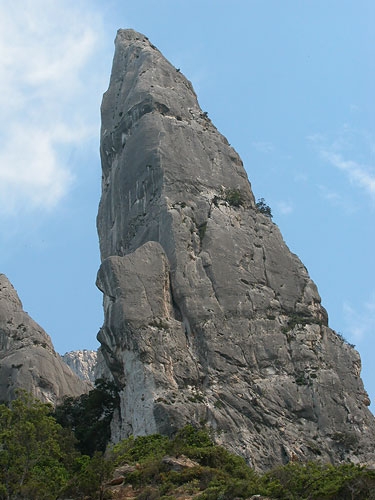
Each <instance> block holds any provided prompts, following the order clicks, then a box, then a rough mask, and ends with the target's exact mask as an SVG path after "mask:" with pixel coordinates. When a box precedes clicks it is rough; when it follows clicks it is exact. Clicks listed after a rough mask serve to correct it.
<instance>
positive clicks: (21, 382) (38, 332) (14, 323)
mask: <svg viewBox="0 0 375 500" xmlns="http://www.w3.org/2000/svg"><path fill="white" fill-rule="evenodd" d="M16 389H25V390H26V391H28V392H29V393H31V394H32V395H33V396H34V397H36V398H38V399H40V400H41V401H43V402H48V403H52V404H56V403H57V402H59V401H62V399H63V397H64V396H79V395H80V394H82V393H84V392H86V391H87V390H88V386H87V384H86V383H85V382H83V381H81V380H80V379H79V378H78V377H77V376H76V375H75V374H74V373H73V372H72V371H71V369H70V368H69V367H68V366H67V365H66V364H65V363H64V362H63V361H62V359H61V357H60V356H59V355H58V354H57V353H56V352H55V350H54V348H53V345H52V342H51V339H50V337H49V336H48V335H47V333H46V332H45V331H44V330H43V329H42V328H41V327H40V326H39V325H38V324H37V323H36V322H35V321H34V320H33V319H32V318H30V316H29V315H28V314H27V313H26V312H25V311H24V310H23V308H22V303H21V301H20V299H19V297H18V294H17V292H16V290H15V289H14V287H13V286H12V284H11V283H10V281H9V280H8V278H7V277H6V276H5V275H4V274H0V400H1V401H10V400H12V399H14V398H15V396H16V393H15V391H16Z"/></svg>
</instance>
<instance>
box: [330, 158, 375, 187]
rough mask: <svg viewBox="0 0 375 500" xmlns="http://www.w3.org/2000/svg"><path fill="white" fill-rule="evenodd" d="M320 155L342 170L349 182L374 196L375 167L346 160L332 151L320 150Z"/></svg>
mask: <svg viewBox="0 0 375 500" xmlns="http://www.w3.org/2000/svg"><path fill="white" fill-rule="evenodd" d="M321 155H322V157H323V158H324V159H325V160H326V161H328V163H330V164H331V165H333V166H334V167H336V168H338V169H340V170H342V171H344V172H345V173H346V174H347V175H348V177H349V180H350V182H352V183H353V184H356V185H357V186H358V187H360V188H363V189H364V190H365V191H367V192H368V193H369V194H370V195H371V196H375V169H374V168H372V167H370V166H369V165H364V164H360V163H357V162H356V161H353V160H346V159H344V158H343V157H342V155H341V154H339V153H335V152H333V151H324V150H322V151H321Z"/></svg>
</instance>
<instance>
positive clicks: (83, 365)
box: [61, 349, 97, 383]
mask: <svg viewBox="0 0 375 500" xmlns="http://www.w3.org/2000/svg"><path fill="white" fill-rule="evenodd" d="M61 358H62V360H63V361H64V363H66V364H67V365H68V366H69V367H70V369H71V370H72V372H73V373H75V374H76V375H77V376H78V377H79V378H80V379H81V380H85V381H86V382H91V383H94V382H95V379H96V376H95V370H96V360H97V353H96V351H91V350H88V349H83V350H79V351H70V352H66V353H65V354H64V355H63V356H61Z"/></svg>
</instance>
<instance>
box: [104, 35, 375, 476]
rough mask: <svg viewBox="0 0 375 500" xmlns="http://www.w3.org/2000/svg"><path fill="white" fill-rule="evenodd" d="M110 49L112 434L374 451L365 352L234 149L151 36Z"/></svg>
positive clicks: (267, 451) (266, 449)
mask: <svg viewBox="0 0 375 500" xmlns="http://www.w3.org/2000/svg"><path fill="white" fill-rule="evenodd" d="M115 46H116V50H115V56H114V62H113V68H112V74H111V79H110V85H109V89H108V91H107V92H106V93H105V95H104V98H103V103H102V129H101V157H102V167H103V177H102V196H101V201H100V207H99V213H98V219H97V226H98V232H99V239H100V250H101V257H102V265H101V268H100V270H99V273H98V280H97V284H98V287H99V288H100V289H101V290H102V292H103V294H104V311H105V321H104V325H103V327H102V329H101V331H100V332H99V335H98V339H99V341H100V342H101V349H100V354H99V355H100V356H101V357H103V358H104V360H105V364H106V367H107V368H108V373H110V375H111V376H112V377H114V379H115V381H116V382H117V384H118V386H119V388H120V389H121V392H120V396H121V408H120V410H119V413H118V415H117V416H116V418H115V420H114V422H113V426H112V428H113V437H114V439H116V440H117V439H120V438H122V437H126V436H128V435H130V434H133V435H142V434H147V433H154V432H161V433H165V434H173V432H175V431H176V429H178V428H180V427H181V426H183V425H185V424H186V423H193V424H196V425H202V424H205V425H207V426H209V427H211V428H212V429H213V430H214V431H216V432H215V439H216V441H217V442H218V443H220V444H223V445H224V446H226V447H227V448H229V449H230V450H232V451H234V452H236V453H240V454H241V455H243V456H244V457H245V458H246V459H247V460H248V462H249V463H250V464H252V465H254V466H255V467H257V468H258V469H267V468H269V467H272V466H275V465H277V464H282V463H286V462H288V461H289V460H292V459H302V460H305V459H320V460H324V461H327V460H329V461H333V462H340V461H342V460H347V459H351V460H354V461H364V462H366V461H367V462H371V463H374V451H373V443H374V442H375V425H374V417H373V416H372V414H371V413H370V412H369V410H368V409H367V405H368V404H369V401H368V396H367V394H366V392H365V390H364V388H363V384H362V381H361V378H360V368H361V365H360V358H359V355H358V353H357V352H356V351H355V350H354V349H353V348H352V347H350V346H349V345H347V344H346V343H345V342H343V340H342V339H341V338H340V337H339V336H338V335H337V334H336V333H335V332H334V331H333V330H331V329H330V328H329V327H328V319H327V314H326V311H325V309H324V308H323V307H322V306H321V300H320V297H319V293H318V291H317V288H316V286H315V284H314V283H313V282H312V281H311V279H310V277H309V275H308V272H307V270H306V268H305V267H304V265H303V264H302V263H301V261H300V260H299V259H298V257H297V256H296V255H294V254H292V253H291V252H290V251H289V249H288V247H287V246H286V244H285V242H284V241H283V238H282V236H281V234H280V231H279V229H278V227H277V226H276V225H275V224H274V223H273V222H272V221H271V220H270V218H269V217H267V216H266V215H264V214H263V213H261V212H260V211H259V210H258V209H257V207H256V204H255V201H254V196H253V193H252V191H251V186H250V183H249V181H248V178H247V175H246V172H245V170H244V168H243V165H242V161H241V159H240V158H239V156H238V154H237V153H236V151H234V149H233V148H232V147H231V146H230V145H229V143H228V141H227V140H226V139H225V137H223V136H222V135H221V134H220V133H219V132H218V131H217V129H216V128H215V126H214V125H213V124H212V122H211V121H210V119H209V118H208V116H207V114H206V113H203V112H202V110H201V109H200V107H199V105H198V102H197V97H196V95H195V93H194V90H193V88H192V85H191V83H190V82H189V81H188V80H187V79H186V78H185V77H184V76H183V75H182V74H181V72H180V71H179V70H177V69H176V68H175V67H174V66H172V65H171V64H170V63H169V62H168V61H167V60H166V59H165V58H164V57H163V56H162V54H161V53H160V52H159V51H158V50H157V48H156V47H155V46H153V45H152V44H151V43H150V42H149V40H148V39H147V38H146V37H145V36H144V35H142V34H140V33H137V32H135V31H132V30H120V31H119V32H118V34H117V38H116V42H115Z"/></svg>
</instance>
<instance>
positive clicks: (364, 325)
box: [343, 292, 375, 341]
mask: <svg viewBox="0 0 375 500" xmlns="http://www.w3.org/2000/svg"><path fill="white" fill-rule="evenodd" d="M343 311H344V318H345V321H346V324H347V331H348V333H349V335H350V337H351V338H352V339H353V340H355V341H360V340H362V339H363V338H364V337H366V336H367V335H369V334H372V333H373V332H374V331H375V292H374V293H372V295H371V296H370V297H369V299H368V300H367V301H366V302H365V303H364V304H363V305H362V306H361V307H360V308H357V309H356V308H354V307H353V306H352V305H351V304H350V303H349V302H345V303H344V305H343Z"/></svg>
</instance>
